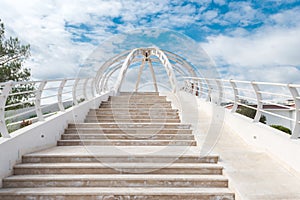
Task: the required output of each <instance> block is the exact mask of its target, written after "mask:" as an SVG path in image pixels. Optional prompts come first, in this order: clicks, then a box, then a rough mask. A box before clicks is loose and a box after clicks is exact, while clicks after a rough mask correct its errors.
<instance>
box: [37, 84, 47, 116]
mask: <svg viewBox="0 0 300 200" xmlns="http://www.w3.org/2000/svg"><path fill="white" fill-rule="evenodd" d="M46 84H47V81H42V82H41V83H40V85H39V88H38V90H37V91H36V95H35V102H34V106H35V113H36V115H37V118H38V120H39V121H44V120H45V119H44V116H43V112H42V109H41V97H42V93H43V91H44V88H45V86H46Z"/></svg>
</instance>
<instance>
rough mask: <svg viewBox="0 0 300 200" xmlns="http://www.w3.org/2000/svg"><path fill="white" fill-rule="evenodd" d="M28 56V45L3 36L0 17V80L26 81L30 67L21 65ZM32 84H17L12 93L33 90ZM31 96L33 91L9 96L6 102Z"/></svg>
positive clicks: (28, 104) (23, 99)
mask: <svg viewBox="0 0 300 200" xmlns="http://www.w3.org/2000/svg"><path fill="white" fill-rule="evenodd" d="M29 56H30V46H29V45H28V44H27V45H23V44H21V42H20V41H19V39H18V38H13V37H9V38H6V37H5V28H4V24H3V23H2V21H1V19H0V82H7V81H10V80H11V81H28V80H30V78H31V73H30V69H28V68H24V67H22V65H23V64H24V61H25V59H27V58H28V57H29ZM33 89H34V87H33V85H32V84H19V85H16V86H14V87H13V88H12V93H19V92H24V91H28V90H29V91H30V90H33ZM32 96H33V93H29V94H20V95H14V96H9V97H8V99H7V102H6V104H7V105H11V104H16V103H20V102H24V101H26V100H28V99H29V98H30V97H32ZM30 105H32V104H30V103H26V104H24V105H19V106H13V107H10V108H9V109H18V108H21V107H24V106H30Z"/></svg>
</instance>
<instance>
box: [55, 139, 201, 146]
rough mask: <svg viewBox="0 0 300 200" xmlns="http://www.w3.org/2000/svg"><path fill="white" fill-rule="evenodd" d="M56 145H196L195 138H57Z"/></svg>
mask: <svg viewBox="0 0 300 200" xmlns="http://www.w3.org/2000/svg"><path fill="white" fill-rule="evenodd" d="M57 145H58V146H78V145H80V146H82V145H85V146H90V145H96V146H111V145H113V146H196V141H195V140H109V139H107V140H58V141H57Z"/></svg>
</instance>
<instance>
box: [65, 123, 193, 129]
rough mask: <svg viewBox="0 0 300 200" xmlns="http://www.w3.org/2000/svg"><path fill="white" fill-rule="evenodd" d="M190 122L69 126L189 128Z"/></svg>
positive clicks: (76, 126) (80, 124) (80, 125)
mask: <svg viewBox="0 0 300 200" xmlns="http://www.w3.org/2000/svg"><path fill="white" fill-rule="evenodd" d="M190 127H191V125H190V124H183V123H138V124H137V123H118V124H117V123H76V124H69V128H122V129H123V128H126V129H127V128H152V129H155V128H157V129H163V128H167V129H189V128H190Z"/></svg>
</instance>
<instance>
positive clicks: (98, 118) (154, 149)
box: [0, 93, 234, 200]
mask: <svg viewBox="0 0 300 200" xmlns="http://www.w3.org/2000/svg"><path fill="white" fill-rule="evenodd" d="M196 145H197V143H196V141H195V138H194V136H193V134H192V130H191V127H190V125H189V124H183V123H181V122H180V118H179V116H178V113H177V110H175V109H172V106H171V103H170V102H168V101H166V97H163V96H159V95H158V93H134V94H131V93H122V94H121V96H115V97H110V99H109V101H107V102H102V104H101V106H100V108H99V109H95V110H90V112H89V113H88V115H87V117H86V120H85V122H84V123H78V124H69V127H68V128H67V129H66V130H65V133H64V134H63V135H62V137H61V140H59V141H58V146H57V147H54V148H50V149H47V150H44V151H40V152H36V153H31V154H27V155H24V156H23V158H22V163H21V164H17V165H15V166H14V175H13V176H11V177H8V178H6V179H4V180H3V188H2V189H1V190H0V199H1V200H18V199H22V200H23V199H24V200H25V199H26V200H27V199H30V200H31V199H34V200H35V199H43V200H44V199H51V200H52V199H62V200H69V199H72V200H73V199H74V200H81V199H88V200H90V199H93V200H96V199H97V200H98V199H103V200H108V199H207V200H208V199H209V200H212V199H216V200H217V199H218V200H219V199H223V200H231V199H234V194H233V193H232V192H231V191H230V190H229V189H228V180H227V179H226V177H224V176H223V175H222V171H223V168H222V166H220V165H218V164H217V162H218V156H216V155H209V156H205V157H200V156H199V154H198V153H197V152H199V151H198V150H199V148H198V147H197V146H196Z"/></svg>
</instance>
